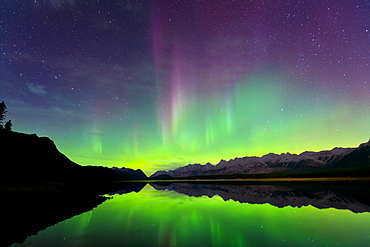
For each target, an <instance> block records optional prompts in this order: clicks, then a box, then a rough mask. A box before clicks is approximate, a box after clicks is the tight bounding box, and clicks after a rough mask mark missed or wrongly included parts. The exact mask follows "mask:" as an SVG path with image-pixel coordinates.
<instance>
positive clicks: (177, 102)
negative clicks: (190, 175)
mask: <svg viewBox="0 0 370 247" xmlns="http://www.w3.org/2000/svg"><path fill="white" fill-rule="evenodd" d="M369 24H370V3H369V2H368V1H365V0H358V1H346V0H339V1H338V0H327V1H318V0H317V1H316V0H314V1H309V0H288V1H272V0H270V1H268V0H260V1H254V0H249V1H220V0H216V1H205V0H204V1H195V0H191V1H170V0H158V1H139V0H136V1H135V0H131V1H123V0H122V1H121V0H117V1H103V0H94V1H93V0H91V1H90V0H88V1H78V0H64V1H63V0H32V1H31V0H20V1H15V0H3V1H2V2H1V23H0V25H1V33H0V39H1V68H0V72H1V74H0V101H5V103H6V104H7V107H8V113H7V119H11V120H12V122H13V126H14V127H13V129H14V130H15V131H20V132H26V133H36V134H38V135H39V136H48V137H50V138H51V139H53V140H54V142H55V143H56V145H57V146H58V148H59V150H60V151H61V152H62V153H64V154H65V155H66V156H68V157H69V158H70V159H71V160H73V161H75V162H77V163H79V164H81V165H90V164H92V165H104V166H125V167H129V168H134V169H142V170H143V171H144V172H146V174H147V175H150V174H151V173H153V172H154V171H156V170H159V169H172V168H176V167H178V166H183V165H187V164H189V163H202V164H204V163H206V162H212V163H213V164H215V163H217V162H218V161H219V160H220V159H231V158H235V157H244V156H261V155H264V154H266V153H269V152H274V153H282V152H290V153H300V152H303V151H306V150H310V151H319V150H323V149H331V148H334V147H336V146H342V147H350V146H351V147H353V146H358V145H359V144H360V143H362V142H366V141H368V139H369V137H370V135H369V134H370V127H369V126H370V117H369V109H370V81H369V80H370V65H369V64H370V31H369V28H370V27H369Z"/></svg>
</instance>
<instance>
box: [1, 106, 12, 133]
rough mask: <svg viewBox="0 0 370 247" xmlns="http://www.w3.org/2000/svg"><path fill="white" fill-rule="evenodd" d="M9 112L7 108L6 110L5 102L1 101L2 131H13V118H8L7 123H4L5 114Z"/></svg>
mask: <svg viewBox="0 0 370 247" xmlns="http://www.w3.org/2000/svg"><path fill="white" fill-rule="evenodd" d="M6 113H7V110H6V105H5V103H4V101H3V102H1V103H0V131H2V130H5V131H12V126H13V124H12V121H11V120H8V121H7V122H6V123H5V124H4V120H5V114H6Z"/></svg>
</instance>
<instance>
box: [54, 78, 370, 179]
mask: <svg viewBox="0 0 370 247" xmlns="http://www.w3.org/2000/svg"><path fill="white" fill-rule="evenodd" d="M285 84H286V82H285V81H284V80H283V79H278V78H276V77H273V76H256V77H254V78H249V79H245V80H241V81H240V82H238V83H237V84H236V85H234V87H233V88H229V89H227V90H224V91H220V92H211V93H209V95H208V96H204V94H205V93H204V92H199V95H197V93H195V92H194V95H187V96H186V97H187V98H186V97H185V95H186V94H185V93H184V94H183V95H177V101H176V107H175V109H174V110H173V114H172V117H171V118H167V117H166V116H164V115H162V113H161V112H160V111H155V110H154V109H148V111H149V112H152V113H153V112H157V118H153V119H152V120H150V121H147V120H148V117H147V116H146V118H145V119H146V120H143V121H141V120H140V119H138V116H140V114H137V112H132V113H125V114H126V115H124V116H122V113H120V112H119V111H117V112H116V113H115V114H114V116H115V117H114V118H118V117H122V118H124V119H126V121H124V122H123V123H121V122H120V124H117V122H118V121H116V122H115V123H114V124H113V125H112V124H107V123H105V124H96V126H95V127H94V129H92V130H91V131H89V132H88V131H86V129H84V127H81V130H78V129H77V130H75V132H84V133H87V134H85V135H83V138H80V136H81V133H75V134H73V133H67V135H69V138H70V141H69V142H68V141H67V142H66V141H65V140H64V143H60V142H58V139H59V138H62V137H63V138H64V139H65V138H66V136H65V133H63V134H62V136H59V134H57V133H54V132H53V133H52V134H51V135H49V136H51V137H52V139H53V140H54V141H55V142H56V144H57V145H58V147H59V148H60V149H61V151H62V152H63V153H65V154H66V155H67V156H68V157H69V158H71V159H72V160H73V161H75V162H77V163H79V164H82V165H88V164H92V165H105V166H109V167H111V166H125V167H128V168H133V169H142V170H143V171H144V172H146V173H147V175H150V174H152V173H153V172H155V171H156V170H163V169H174V168H176V167H179V166H184V165H187V164H191V163H200V164H205V163H207V162H210V163H212V164H216V163H218V162H219V161H220V160H221V159H225V160H229V159H233V158H236V157H245V156H262V155H264V154H267V153H270V152H273V153H278V154H280V153H284V152H290V153H301V152H303V151H320V150H328V149H332V148H334V147H338V146H339V147H356V146H358V145H359V144H360V143H362V142H365V141H367V138H368V136H366V134H367V133H369V128H368V126H370V121H369V118H368V115H367V114H363V112H365V111H366V110H367V109H366V108H364V107H362V108H361V107H358V108H353V107H352V108H351V107H349V106H346V104H345V102H344V101H343V99H342V98H340V99H338V98H336V96H334V95H327V96H321V95H320V90H319V89H314V88H311V89H309V88H307V90H306V92H305V95H300V94H297V93H296V92H295V93H291V92H288V90H287V89H286V85H285ZM188 91H189V90H188ZM201 94H203V97H201ZM313 95H315V96H313ZM312 97H319V98H320V99H321V100H315V99H313V98H312ZM185 98H186V99H185ZM302 98H303V99H302ZM323 98H324V99H325V100H322V99H323ZM291 102H295V103H294V104H292V103H291ZM359 105H360V104H359ZM142 114H143V115H144V114H147V113H146V112H143V113H142ZM157 120H158V121H157ZM97 126H98V127H97ZM166 126H167V127H168V128H167V127H166Z"/></svg>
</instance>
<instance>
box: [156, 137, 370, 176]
mask: <svg viewBox="0 0 370 247" xmlns="http://www.w3.org/2000/svg"><path fill="white" fill-rule="evenodd" d="M369 168H370V140H369V142H367V143H363V144H361V145H360V146H359V147H357V148H334V149H332V150H327V151H320V152H308V151H307V152H303V153H301V154H298V155H297V154H290V153H283V154H280V155H279V154H273V153H269V154H266V155H264V156H262V157H244V158H235V159H231V160H229V161H226V160H221V161H220V162H219V163H218V164H216V165H212V164H210V163H207V164H205V165H200V164H191V165H187V166H184V167H179V168H177V169H174V170H169V171H157V172H155V173H154V174H153V175H151V176H150V179H171V178H237V177H238V176H239V177H240V178H243V177H245V176H246V175H255V176H256V177H261V176H265V175H266V174H270V175H269V176H271V175H272V176H274V175H275V176H287V175H289V174H290V175H294V174H293V172H294V173H306V174H311V175H315V173H317V172H323V171H325V172H329V173H330V172H332V173H333V172H338V171H342V172H340V173H341V175H343V174H345V172H346V171H347V172H348V169H350V170H352V172H356V170H357V171H360V170H361V171H362V170H363V169H366V171H367V172H368V170H369ZM243 175H244V176H243Z"/></svg>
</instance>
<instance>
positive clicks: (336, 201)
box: [151, 183, 370, 213]
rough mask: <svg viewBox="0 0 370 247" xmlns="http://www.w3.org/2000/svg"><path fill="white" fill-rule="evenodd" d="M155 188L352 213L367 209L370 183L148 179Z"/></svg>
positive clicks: (255, 202) (198, 195) (226, 198)
mask: <svg viewBox="0 0 370 247" xmlns="http://www.w3.org/2000/svg"><path fill="white" fill-rule="evenodd" d="M151 185H152V186H153V187H154V188H155V189H157V190H173V191H176V192H178V193H181V194H185V195H188V196H195V197H200V196H203V195H205V196H208V197H213V196H215V195H219V196H220V197H222V198H223V199H224V200H225V201H227V200H230V199H231V200H234V201H238V202H241V203H252V204H263V203H269V204H271V205H274V206H277V207H286V206H293V207H302V206H307V205H312V206H314V207H316V208H320V209H323V208H336V209H348V210H351V211H353V212H355V213H360V212H370V199H368V195H369V189H367V188H369V186H368V185H366V186H361V184H357V186H353V184H352V185H351V187H348V186H344V185H343V184H338V183H335V184H330V185H328V184H325V185H315V186H313V185H311V184H297V185H294V186H293V185H292V184H284V185H280V184H279V185H271V184H268V185H266V184H263V185H262V184H244V183H243V184H222V183H217V184H206V183H170V184H161V183H151Z"/></svg>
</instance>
